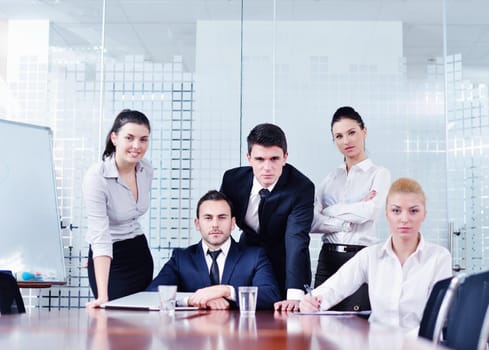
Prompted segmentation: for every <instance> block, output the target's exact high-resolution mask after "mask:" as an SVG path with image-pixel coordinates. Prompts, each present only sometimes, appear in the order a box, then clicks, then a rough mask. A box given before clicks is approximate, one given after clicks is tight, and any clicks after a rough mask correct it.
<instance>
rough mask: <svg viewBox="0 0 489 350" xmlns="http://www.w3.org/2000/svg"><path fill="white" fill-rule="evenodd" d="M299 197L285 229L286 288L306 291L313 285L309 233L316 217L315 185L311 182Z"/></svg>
mask: <svg viewBox="0 0 489 350" xmlns="http://www.w3.org/2000/svg"><path fill="white" fill-rule="evenodd" d="M298 191H299V192H298V193H300V195H298V196H297V197H296V201H295V203H294V205H293V207H292V211H291V213H290V215H289V216H288V218H287V225H286V228H285V271H286V275H285V288H286V289H289V288H296V289H302V290H303V289H304V284H310V283H311V258H310V255H309V242H310V236H309V232H310V230H311V223H312V219H313V216H314V185H313V183H312V182H310V181H309V180H307V181H305V182H304V184H303V186H302V187H301V188H298Z"/></svg>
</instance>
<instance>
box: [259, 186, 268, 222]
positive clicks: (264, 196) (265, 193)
mask: <svg viewBox="0 0 489 350" xmlns="http://www.w3.org/2000/svg"><path fill="white" fill-rule="evenodd" d="M258 193H259V194H260V204H258V222H259V223H260V231H261V227H262V220H263V205H264V204H265V201H266V200H267V198H268V196H270V191H269V190H267V189H266V188H262V189H261V190H260V192H258Z"/></svg>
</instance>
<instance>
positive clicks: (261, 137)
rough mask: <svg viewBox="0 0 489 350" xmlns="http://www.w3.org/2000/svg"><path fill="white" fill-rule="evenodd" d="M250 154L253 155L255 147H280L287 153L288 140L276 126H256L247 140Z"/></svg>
mask: <svg viewBox="0 0 489 350" xmlns="http://www.w3.org/2000/svg"><path fill="white" fill-rule="evenodd" d="M246 141H247V142H248V153H251V148H252V147H253V145H260V146H264V147H272V146H278V147H280V148H281V149H282V151H284V154H285V153H287V139H286V137H285V133H284V132H283V131H282V129H280V128H279V127H278V126H277V125H275V124H270V123H263V124H258V125H257V126H255V127H254V128H253V129H252V130H251V131H250V133H249V135H248V137H247V138H246Z"/></svg>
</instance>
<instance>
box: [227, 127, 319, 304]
mask: <svg viewBox="0 0 489 350" xmlns="http://www.w3.org/2000/svg"><path fill="white" fill-rule="evenodd" d="M247 142H248V152H247V154H246V156H247V158H248V162H249V164H250V166H243V167H239V168H234V169H231V170H228V171H226V172H225V173H224V176H223V178H222V185H221V191H222V192H223V193H225V194H226V195H227V196H228V197H229V198H230V199H231V201H232V202H233V205H234V209H235V212H234V214H235V216H236V223H237V225H238V226H239V228H240V229H241V230H242V234H241V237H240V240H239V243H240V244H244V245H247V246H262V247H263V248H264V249H265V251H266V252H267V255H268V257H269V258H270V262H271V263H272V266H273V271H274V273H275V277H276V278H277V281H278V284H279V288H280V292H281V294H282V298H283V299H285V300H283V301H281V302H279V303H277V304H276V305H275V309H277V310H286V311H298V310H299V300H300V299H301V298H302V297H303V296H304V289H305V288H304V285H305V284H310V283H311V260H310V256H309V240H310V239H309V232H310V230H311V223H312V219H313V215H314V184H313V183H312V182H311V181H310V180H309V179H308V178H307V177H306V176H305V175H303V174H302V173H301V172H300V171H299V170H297V169H296V168H294V167H293V166H292V165H290V164H287V156H288V153H287V140H286V137H285V133H284V132H283V131H282V129H280V128H279V127H278V126H277V125H274V124H269V123H265V124H259V125H257V126H255V127H254V128H253V129H252V130H251V131H250V133H249V135H248V137H247Z"/></svg>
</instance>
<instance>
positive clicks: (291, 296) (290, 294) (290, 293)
mask: <svg viewBox="0 0 489 350" xmlns="http://www.w3.org/2000/svg"><path fill="white" fill-rule="evenodd" d="M302 297H304V291H303V290H302V289H296V288H289V289H287V300H301V299H302Z"/></svg>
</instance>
